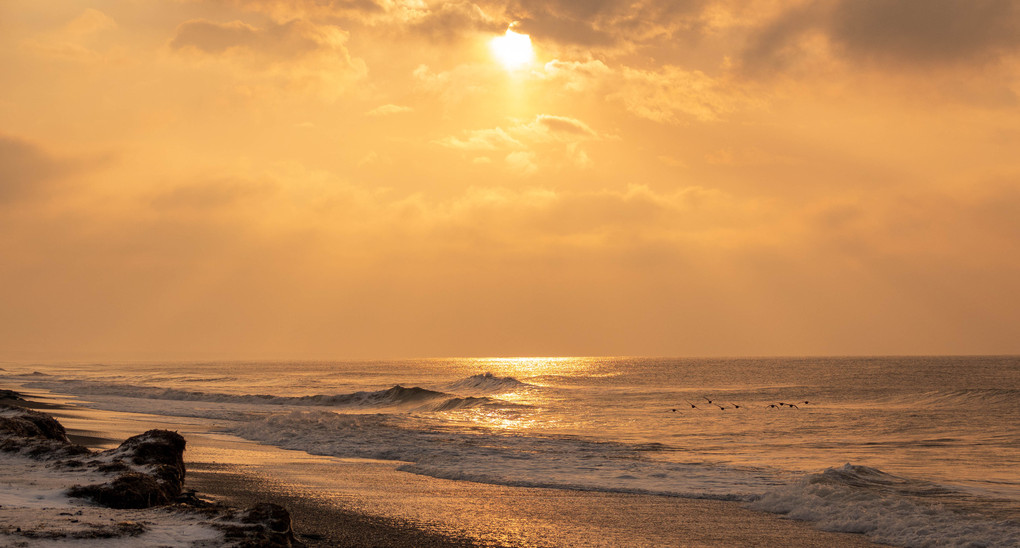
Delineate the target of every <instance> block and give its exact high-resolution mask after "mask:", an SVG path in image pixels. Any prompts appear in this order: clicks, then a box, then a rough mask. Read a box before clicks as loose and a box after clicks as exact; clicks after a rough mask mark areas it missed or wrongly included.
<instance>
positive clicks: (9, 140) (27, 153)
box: [0, 135, 74, 204]
mask: <svg viewBox="0 0 1020 548" xmlns="http://www.w3.org/2000/svg"><path fill="white" fill-rule="evenodd" d="M73 167H74V164H73V163H72V162H68V161H65V160H59V159H55V158H53V157H51V156H50V155H49V154H47V153H45V152H44V151H43V150H42V149H40V148H38V147H37V146H35V145H33V144H31V143H28V142H26V141H22V140H20V139H17V138H14V137H9V136H4V135H0V204H4V203H11V202H16V201H21V200H24V199H28V198H32V197H35V196H38V195H40V194H44V193H46V192H47V191H48V190H49V187H48V183H50V182H52V181H53V180H55V179H57V178H59V177H61V176H63V175H65V174H67V173H68V172H70V171H72V169H73Z"/></svg>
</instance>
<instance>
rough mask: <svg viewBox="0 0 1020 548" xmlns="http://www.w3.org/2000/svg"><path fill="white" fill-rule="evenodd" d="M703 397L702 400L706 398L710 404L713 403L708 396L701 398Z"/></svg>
mask: <svg viewBox="0 0 1020 548" xmlns="http://www.w3.org/2000/svg"><path fill="white" fill-rule="evenodd" d="M701 397H702V398H705V399H706V400H708V403H712V400H709V399H708V396H701Z"/></svg>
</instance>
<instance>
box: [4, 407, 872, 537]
mask: <svg viewBox="0 0 1020 548" xmlns="http://www.w3.org/2000/svg"><path fill="white" fill-rule="evenodd" d="M32 400H34V401H29V402H20V403H22V405H25V404H27V405H28V406H30V407H34V408H36V409H40V410H42V411H45V412H48V413H51V414H53V415H54V416H56V417H58V418H59V420H60V421H61V422H62V423H63V424H65V425H66V426H68V435H69V437H70V438H71V439H72V440H73V441H75V442H77V443H81V444H83V445H86V446H88V447H90V448H92V449H109V448H111V447H115V446H116V445H117V444H118V443H119V441H120V440H121V439H122V438H123V436H124V434H125V433H127V432H137V431H139V430H142V429H150V428H167V429H172V430H177V431H180V432H181V433H182V434H183V435H184V436H185V439H187V440H188V447H187V450H186V452H185V464H186V467H187V478H186V481H185V487H186V488H187V489H193V490H196V491H197V492H198V495H199V496H200V497H203V498H207V499H210V500H215V501H220V502H224V503H227V504H231V505H234V506H238V507H244V506H247V505H251V504H254V503H260V502H273V503H277V504H280V505H282V506H284V507H286V508H287V509H288V510H289V511H290V513H291V516H292V518H293V523H294V529H295V532H296V533H297V538H298V539H299V540H300V541H301V542H303V543H305V544H306V545H308V546H394V547H398V546H407V547H410V546H536V547H537V546H623V545H626V546H765V545H774V544H775V543H786V544H791V545H796V546H818V547H822V546H836V545H838V546H861V547H863V546H874V544H872V543H870V542H868V541H866V540H865V539H864V538H863V537H861V536H860V535H851V534H845V533H826V532H822V531H818V530H815V529H812V528H811V527H810V526H808V525H807V524H804V523H801V522H796V521H792V520H784V519H781V518H777V517H775V516H772V515H768V514H763V513H759V512H753V511H750V510H747V509H745V508H743V507H741V505H740V504H739V503H736V502H729V501H713V500H691V499H682V498H678V497H664V496H650V495H634V494H619V493H600V492H586V491H576V490H561V489H541V488H523V487H511V486H500V485H487V484H480V483H471V482H464V481H455V480H442V479H436V478H429V477H424V476H419V475H415V474H410V473H407V472H402V471H398V470H396V469H395V465H394V463H391V462H384V461H371V460H366V459H339V458H331V457H316V456H311V455H307V454H305V453H302V452H297V451H288V450H283V449H279V448H274V447H269V446H264V445H259V444H256V443H252V442H250V441H246V440H242V439H239V438H234V437H232V436H226V435H223V434H218V433H214V432H200V431H196V430H194V429H193V428H194V425H189V424H187V423H184V424H173V423H172V422H170V421H168V420H167V418H166V417H160V416H156V415H145V414H139V413H122V412H110V411H100V410H95V409H89V408H85V407H81V406H78V405H76V404H74V403H72V402H71V401H69V400H67V399H63V398H61V397H59V396H56V395H52V394H51V395H49V396H48V397H47V396H42V397H38V396H37V397H35V398H32ZM8 402H9V403H10V401H9V400H8ZM3 458H4V456H3V455H0V459H3ZM23 479H24V480H25V481H27V482H32V481H34V480H33V479H32V478H23ZM8 480H9V478H8ZM326 485H329V486H331V487H329V488H326V487H324V486H326ZM12 487H14V485H13V484H11V483H8V484H7V487H6V489H11V488H12ZM4 511H5V513H7V514H8V516H7V517H6V518H5V520H6V521H7V525H8V526H10V525H12V524H13V523H14V522H12V521H11V520H12V519H14V520H15V521H16V520H17V519H22V520H24V521H26V522H30V521H32V520H33V519H37V518H38V514H37V513H36V514H18V515H16V516H15V517H13V518H12V517H11V514H10V513H11V512H12V510H11V509H10V508H9V507H5V508H4ZM65 513H67V512H65ZM150 513H151V511H150ZM121 514H123V515H122V516H121ZM55 515H59V512H57V513H55ZM101 515H102V516H107V515H117V516H120V517H123V519H117V520H116V521H118V522H120V521H138V520H142V521H144V520H149V521H150V522H151V521H153V520H154V519H156V518H153V517H152V515H148V516H147V515H146V511H138V510H133V511H127V510H122V511H114V510H109V509H104V510H102V511H101ZM65 519H66V518H65ZM108 519H113V518H108ZM161 519H162V520H163V521H166V520H167V518H166V517H165V516H164V517H162V518H161ZM157 521H158V520H157ZM26 525H27V523H26ZM172 526H173V523H170V524H168V525H161V527H164V528H166V527H172ZM178 526H179V527H181V528H186V527H194V524H193V523H189V524H187V525H185V524H183V523H182V524H178ZM0 538H2V537H0ZM8 538H10V537H8ZM158 540H159V542H160V543H168V542H169V543H170V544H167V545H181V546H187V545H208V544H207V543H209V542H210V540H208V539H195V538H191V537H188V536H187V535H183V536H181V537H180V538H179V539H178V540H177V541H176V542H180V544H173V542H175V541H174V538H173V536H172V535H167V534H164V535H162V536H160V537H159V539H158ZM75 542H77V543H79V544H89V543H90V542H91V543H93V544H95V545H106V544H104V543H108V542H110V540H109V539H108V538H107V539H95V540H92V541H90V540H88V539H77V540H76V541H75ZM203 543H206V544H203ZM33 544H38V542H35V543H33V542H32V541H29V544H28V545H29V546H31V545H33ZM12 545H13V544H12ZM40 545H41V544H40Z"/></svg>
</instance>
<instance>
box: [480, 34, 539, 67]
mask: <svg viewBox="0 0 1020 548" xmlns="http://www.w3.org/2000/svg"><path fill="white" fill-rule="evenodd" d="M489 47H490V48H491V49H492V54H493V55H495V56H496V59H497V60H498V61H499V62H500V64H502V65H503V68H505V69H506V70H508V71H514V70H518V69H521V68H524V67H526V66H528V65H530V64H531V62H532V61H533V60H534V58H535V51H534V50H533V49H532V48H531V37H530V36H528V35H527V34H518V33H516V32H514V31H513V30H512V26H511V28H508V29H506V34H504V35H503V36H497V37H495V38H493V39H492V40H491V41H490V42H489Z"/></svg>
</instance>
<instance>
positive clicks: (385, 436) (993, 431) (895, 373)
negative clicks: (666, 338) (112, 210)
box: [0, 357, 1020, 546]
mask: <svg viewBox="0 0 1020 548" xmlns="http://www.w3.org/2000/svg"><path fill="white" fill-rule="evenodd" d="M0 379H2V380H5V381H8V384H10V383H16V384H18V385H19V386H22V387H24V388H25V389H32V388H38V389H45V390H49V391H52V392H57V393H62V394H70V395H74V396H77V397H79V398H81V399H82V400H83V404H84V405H88V406H92V407H97V408H102V409H109V410H117V411H128V412H145V413H156V414H162V415H169V416H182V417H193V418H200V419H206V420H208V421H209V422H210V427H211V428H214V429H218V430H222V431H225V432H229V433H231V434H235V435H238V436H241V437H243V438H247V439H250V440H254V441H258V442H261V443H265V444H271V445H276V446H280V447H284V448H287V449H297V450H301V451H306V452H309V453H312V454H319V455H332V456H338V457H353V458H371V459H386V460H393V461H398V462H399V463H401V464H400V466H401V469H402V470H406V471H408V472H412V473H415V474H422V475H427V476H433V477H439V478H447V479H454V480H463V481H475V482H485V483H494V484H506V485H517V486H534V487H549V488H562V489H582V490H594V491H614V492H633V493H649V494H657V495H666V496H677V497H689V498H710V499H724V500H737V501H742V502H743V503H744V504H746V505H747V506H749V507H750V508H752V509H756V510H761V511H764V512H771V513H776V514H783V515H785V516H787V517H792V518H795V519H800V520H805V521H809V522H812V523H813V524H814V526H816V527H818V528H820V529H824V530H830V531H845V532H857V533H864V534H866V535H867V536H868V537H869V538H871V539H872V540H875V541H878V542H883V543H889V544H894V545H900V546H1020V357H869V358H742V359H675V358H463V359H428V360H402V361H341V362H291V363H288V362H209V363H146V364H121V363H102V364H101V363H95V364H3V371H0Z"/></svg>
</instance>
